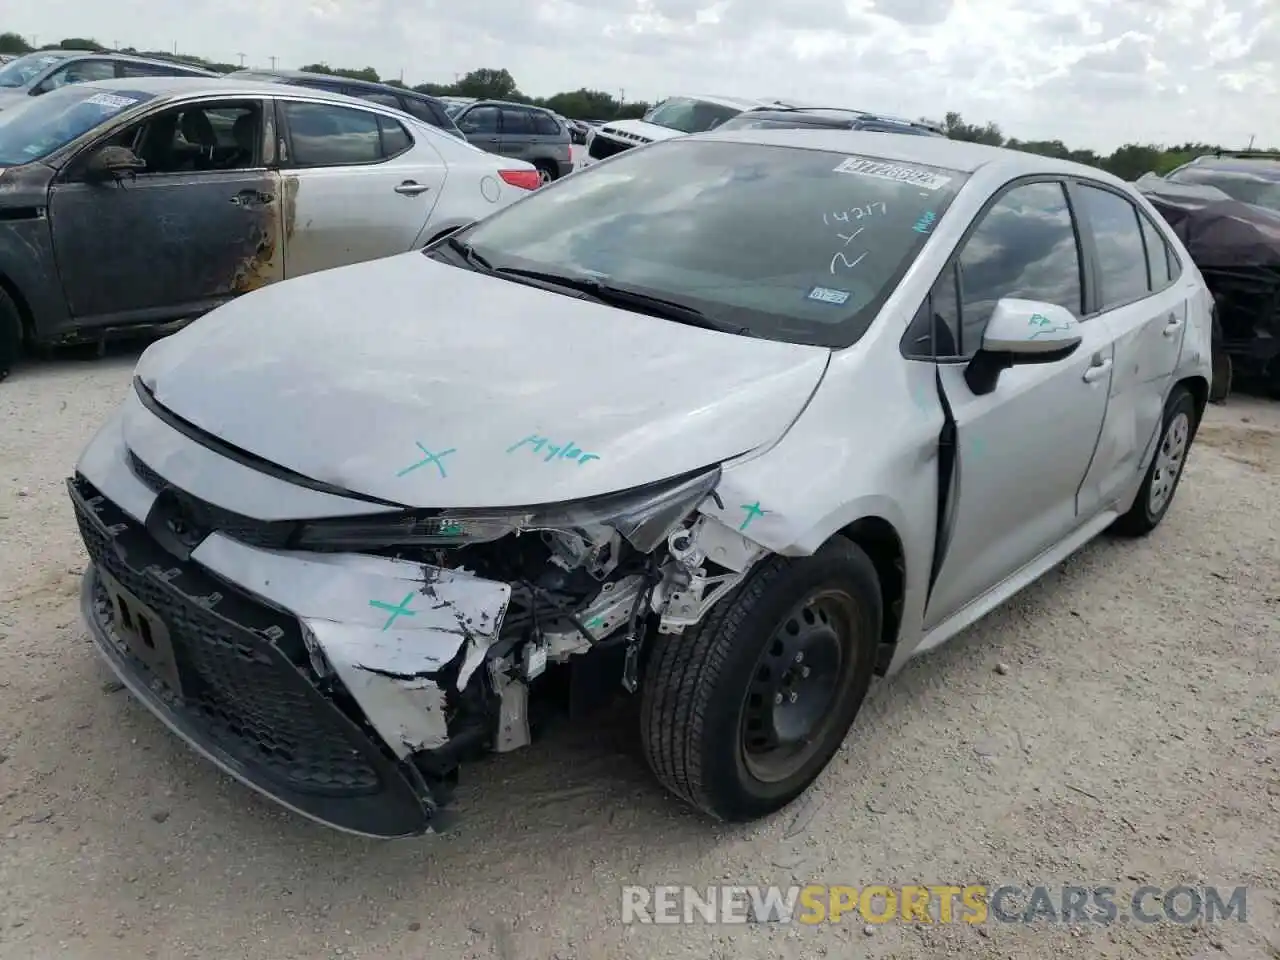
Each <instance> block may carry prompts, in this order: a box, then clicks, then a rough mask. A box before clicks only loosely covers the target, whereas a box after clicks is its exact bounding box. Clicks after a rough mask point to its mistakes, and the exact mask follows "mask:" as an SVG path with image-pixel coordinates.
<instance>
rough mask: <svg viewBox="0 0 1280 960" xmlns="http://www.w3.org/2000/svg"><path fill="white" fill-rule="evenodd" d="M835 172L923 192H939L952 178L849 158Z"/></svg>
mask: <svg viewBox="0 0 1280 960" xmlns="http://www.w3.org/2000/svg"><path fill="white" fill-rule="evenodd" d="M835 172H836V173H856V174H858V175H860V176H863V177H875V178H876V179H878V180H892V181H894V182H895V183H908V184H910V185H911V186H913V187H920V188H921V189H923V190H939V189H941V188H942V187H945V186H946V185H947V184H948V183H950V182H951V178H950V177H944V176H942V174H940V173H931V172H929V171H928V170H921V169H920V168H918V167H904V166H901V165H900V164H896V163H885V162H884V161H882V160H866V159H864V158H862V157H848V158H846V159H844V160H842V161H840V163H839V165H838V166H837V167H836V168H835Z"/></svg>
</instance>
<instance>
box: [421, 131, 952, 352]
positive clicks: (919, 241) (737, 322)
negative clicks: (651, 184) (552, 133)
mask: <svg viewBox="0 0 1280 960" xmlns="http://www.w3.org/2000/svg"><path fill="white" fill-rule="evenodd" d="M726 144H730V145H732V146H733V147H735V148H737V149H739V150H742V149H751V150H762V151H765V150H768V151H775V150H776V151H788V152H803V153H815V154H819V155H823V156H826V157H829V158H830V159H831V160H832V161H833V162H841V163H843V162H846V161H849V160H854V161H868V162H870V163H873V164H886V165H890V166H903V167H912V168H918V169H919V170H921V171H924V172H928V173H932V174H937V175H940V176H944V177H947V178H949V182H950V185H949V186H948V187H947V190H946V191H945V192H944V193H941V194H940V197H939V199H938V201H937V202H936V203H935V204H934V205H933V209H934V210H935V211H936V217H935V219H934V220H933V221H932V223H931V225H930V228H929V230H928V231H927V232H922V231H918V230H917V231H915V232H914V234H913V237H914V239H911V240H910V242H909V243H908V244H907V246H906V248H905V250H904V252H903V254H902V257H901V259H900V260H899V262H898V263H897V264H896V266H895V267H894V268H893V269H892V270H890V271H889V272H888V273H887V274H886V275H885V277H884V278H883V281H882V282H881V283H880V285H879V287H878V289H877V292H876V293H875V295H874V296H872V297H871V299H869V300H868V301H867V302H866V303H864V304H863V305H862V306H860V307H858V308H857V309H856V310H855V311H854V312H853V313H852V314H850V315H849V316H848V317H846V318H845V319H844V320H842V321H840V322H832V323H831V324H830V325H829V326H823V327H819V326H818V325H816V324H815V325H813V329H812V331H810V333H811V335H809V336H795V335H785V333H784V331H781V330H763V331H762V330H760V329H756V328H754V327H752V324H751V322H750V319H743V318H742V317H741V316H740V315H741V314H753V315H756V316H759V317H770V318H771V322H774V323H776V322H777V320H778V318H779V317H781V316H783V315H780V314H772V313H769V312H768V311H765V310H757V309H754V308H748V307H735V306H734V305H732V304H726V303H724V302H722V301H716V300H709V299H703V298H697V297H693V296H690V295H688V293H687V292H685V293H682V292H680V291H676V290H667V289H663V288H661V287H649V286H646V285H643V284H640V283H637V282H634V281H631V280H628V279H626V278H620V280H619V285H621V286H623V287H626V288H629V289H631V290H633V291H634V292H636V293H638V294H642V295H647V296H650V297H653V298H657V299H666V300H670V301H676V302H683V303H684V304H685V305H687V306H689V307H691V308H693V309H696V310H698V311H700V312H703V313H705V314H707V315H708V316H710V317H712V319H713V320H715V321H716V322H717V323H718V324H720V325H723V326H735V327H739V328H743V330H744V332H743V333H742V334H740V335H743V336H753V337H758V338H761V339H768V340H775V341H778V342H781V343H791V344H797V345H806V346H818V347H825V348H827V349H831V350H843V349H847V348H849V347H852V346H853V345H854V344H856V343H858V341H860V340H861V339H862V338H863V337H864V336H866V335H867V333H868V331H869V330H870V329H871V328H872V327H873V326H874V325H875V323H876V321H877V319H878V318H879V316H880V314H881V312H882V311H883V308H884V305H885V303H886V302H887V301H888V300H889V299H890V297H892V296H893V294H894V293H895V292H896V291H897V290H898V288H899V287H900V286H901V285H902V281H903V278H904V277H905V276H906V275H907V273H908V272H909V271H910V269H911V268H912V266H913V265H914V264H915V263H916V262H917V261H918V260H919V258H920V255H921V253H922V251H923V250H924V248H925V245H926V244H927V243H928V242H929V240H930V238H931V237H932V236H933V235H934V234H935V233H937V232H938V227H939V226H940V225H941V223H942V221H944V220H945V219H946V218H947V216H948V215H949V212H950V210H951V208H952V206H953V205H954V204H955V201H956V199H957V198H958V197H959V195H960V193H961V192H962V191H963V190H964V189H965V187H966V186H967V185H968V184H969V182H970V180H971V179H972V177H973V173H972V172H969V171H964V170H961V169H958V168H954V167H941V166H937V165H934V164H926V163H922V162H918V161H914V160H900V159H895V158H893V157H884V156H877V155H874V154H873V153H870V152H863V153H859V154H850V153H842V152H840V151H832V150H814V149H810V148H802V147H795V146H791V145H788V144H777V143H759V142H745V143H742V142H735V141H721V140H716V139H711V138H703V137H700V136H696V135H694V136H688V137H674V138H672V139H670V140H665V141H659V142H657V143H654V144H649V145H646V146H645V148H644V149H643V150H627V151H624V152H622V153H619V154H615V155H614V156H611V157H608V158H607V159H605V160H601V161H599V162H598V163H595V164H593V165H592V166H591V167H589V168H587V169H585V170H582V171H580V172H579V173H578V174H577V175H576V176H575V177H573V178H564V179H562V180H559V181H553V182H551V183H550V184H546V185H544V186H543V187H542V188H541V189H539V190H536V191H532V192H530V193H529V194H528V195H527V196H525V197H522V198H520V199H519V200H517V201H516V202H515V203H513V204H510V205H509V206H507V207H504V208H503V209H501V210H498V211H495V212H494V213H491V214H489V215H488V216H486V217H485V218H484V219H482V220H479V221H476V222H473V223H470V224H468V225H467V226H465V227H462V228H461V229H459V230H456V231H454V232H453V233H451V234H449V239H451V240H452V241H453V247H454V249H455V250H457V249H458V245H459V244H462V245H465V246H466V247H468V248H469V247H470V246H471V245H472V243H473V242H474V240H475V238H476V234H477V233H479V234H480V242H481V244H483V236H484V232H485V231H487V230H488V229H491V228H492V225H493V224H500V223H501V221H502V220H503V218H505V217H509V216H511V215H513V212H514V211H516V210H518V209H519V208H520V207H521V206H523V205H524V204H528V203H535V204H537V203H546V202H555V200H554V199H553V198H554V196H555V194H554V191H556V190H563V189H568V184H570V183H572V182H573V180H577V181H579V183H582V182H583V181H582V178H584V177H586V178H589V177H592V176H599V175H602V174H603V173H604V172H606V171H607V170H608V169H609V168H610V165H612V164H618V163H622V164H624V165H625V164H627V163H644V162H647V161H648V159H649V158H648V157H646V156H645V155H646V154H649V155H652V153H653V151H655V150H656V151H665V150H671V149H699V148H702V147H708V146H711V145H718V146H720V147H723V146H725V145H726ZM437 246H438V245H437V244H431V245H429V246H427V247H426V248H424V250H423V253H424V254H427V255H433V254H434V252H435V250H436V249H437ZM480 251H481V252H482V253H483V255H484V256H485V258H486V259H487V258H488V255H489V253H490V252H491V251H489V250H487V249H485V248H484V247H483V246H481V247H480ZM510 256H511V255H510V254H508V257H510ZM433 259H440V260H447V262H449V263H450V264H452V265H455V266H459V267H461V266H463V264H465V268H467V269H472V270H479V271H480V272H484V273H487V274H489V275H492V276H501V273H500V271H501V269H502V268H505V267H517V268H519V269H532V270H537V271H540V272H548V271H550V272H555V271H554V268H555V267H557V266H563V265H562V264H555V263H547V262H542V261H536V260H527V259H524V258H520V257H514V258H512V259H509V260H508V259H504V260H503V261H502V262H497V263H495V262H492V261H491V262H490V264H489V265H488V266H486V267H481V266H479V265H478V264H476V263H475V261H474V260H472V259H471V258H470V257H466V258H462V257H461V255H460V254H457V253H455V254H454V255H453V256H452V258H451V259H450V258H447V257H446V256H444V255H436V256H434V257H433ZM460 261H462V262H460ZM846 262H847V261H846ZM495 268H496V269H495ZM566 275H567V273H566ZM504 279H506V278H504ZM575 279H578V280H584V279H585V280H589V279H591V277H590V275H589V274H588V275H584V276H583V277H576V278H575ZM814 289H815V290H816V289H818V287H815V288H814ZM568 295H569V296H581V294H580V293H568ZM726 313H728V316H725V314H726ZM735 314H738V315H739V316H735ZM786 322H791V323H798V322H801V321H800V320H799V318H796V317H785V318H784V320H783V324H779V326H782V325H785V323H786ZM790 332H791V333H794V330H792V331H790ZM824 334H826V335H824Z"/></svg>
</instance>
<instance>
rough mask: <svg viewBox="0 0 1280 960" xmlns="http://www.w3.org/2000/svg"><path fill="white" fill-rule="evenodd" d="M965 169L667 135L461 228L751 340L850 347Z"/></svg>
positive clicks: (503, 262)
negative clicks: (691, 312)
mask: <svg viewBox="0 0 1280 960" xmlns="http://www.w3.org/2000/svg"><path fill="white" fill-rule="evenodd" d="M965 179H966V176H965V175H964V174H961V173H957V172H954V171H951V170H941V169H938V168H934V167H925V166H922V165H918V164H905V163H895V162H887V161H880V160H877V159H874V158H867V157H850V156H848V155H845V154H838V153H829V152H826V151H817V150H801V149H795V148H793V147H784V146H772V145H768V146H767V145H762V144H744V143H728V142H719V141H705V140H685V139H683V138H677V139H674V140H668V141H665V142H659V143H656V144H653V145H652V146H648V147H646V148H645V149H643V150H636V151H628V152H626V153H623V154H619V155H618V156H617V157H616V158H611V159H610V160H608V161H606V162H604V163H601V164H597V165H595V166H593V167H590V168H588V169H586V170H583V171H581V172H579V173H577V174H575V175H574V176H572V177H567V178H565V179H564V180H562V181H559V182H557V183H556V184H555V185H554V186H552V187H550V188H544V189H543V190H540V191H537V192H536V193H533V194H530V195H529V196H528V197H527V198H525V199H523V200H521V201H520V202H519V203H517V204H514V205H512V206H510V207H507V208H505V209H504V210H502V211H500V212H498V213H496V214H493V215H491V216H490V217H488V218H486V219H485V220H483V221H481V222H480V223H478V224H477V225H475V226H474V227H471V228H470V229H468V230H465V231H463V232H462V233H460V234H456V235H455V236H456V237H457V238H458V239H459V240H461V241H463V242H465V243H467V244H469V245H470V246H471V249H472V250H473V251H474V252H475V254H477V255H478V256H479V258H480V262H481V263H485V262H487V263H488V264H490V265H491V266H492V267H493V268H495V269H502V268H508V267H514V268H517V269H521V270H536V271H539V272H542V273H553V274H559V275H563V276H573V277H577V278H580V279H582V278H588V279H592V278H594V279H600V280H602V281H605V282H607V283H609V284H613V285H619V286H623V287H626V288H627V289H629V290H632V291H638V292H640V293H643V294H646V295H649V296H653V297H660V298H662V299H665V300H668V301H671V302H674V303H678V304H681V305H683V306H687V307H691V308H693V309H696V310H699V311H701V312H702V313H704V314H705V315H706V316H707V317H708V318H710V319H711V320H713V321H716V322H717V323H718V325H720V326H734V327H741V328H745V330H746V332H748V333H750V334H751V335H754V336H760V337H766V338H769V339H775V340H787V341H791V342H793V343H807V344H816V345H820V346H828V347H844V346H848V345H849V344H851V343H853V342H854V341H855V340H857V339H858V338H859V337H861V336H862V334H863V333H864V332H865V331H866V330H867V328H868V327H869V326H870V324H871V321H872V320H873V319H874V318H875V315H876V313H877V312H878V311H879V309H880V306H881V305H882V304H883V302H884V300H885V298H886V297H888V295H889V294H890V293H891V292H892V291H893V289H894V288H895V287H896V286H897V284H898V281H899V280H900V279H901V277H902V274H903V273H904V272H905V271H906V269H907V267H908V266H909V265H910V264H911V262H912V261H913V260H914V259H915V257H916V254H917V253H919V251H920V248H921V247H922V246H923V245H924V243H925V241H926V239H927V238H928V234H929V233H930V232H931V231H932V230H933V228H934V226H935V225H936V224H937V222H938V221H939V219H940V218H941V217H942V215H943V214H944V212H945V211H946V208H947V207H948V205H949V204H950V202H951V200H952V198H953V197H954V196H955V194H956V191H957V190H958V189H959V188H960V187H961V185H962V184H963V183H964V181H965Z"/></svg>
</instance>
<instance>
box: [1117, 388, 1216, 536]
mask: <svg viewBox="0 0 1280 960" xmlns="http://www.w3.org/2000/svg"><path fill="white" fill-rule="evenodd" d="M1196 420H1197V417H1196V402H1195V399H1194V398H1193V397H1192V396H1191V393H1190V392H1189V391H1188V390H1187V388H1186V387H1181V386H1179V387H1174V388H1173V393H1171V394H1170V395H1169V399H1168V400H1167V401H1165V405H1164V417H1163V418H1162V419H1161V422H1160V440H1159V442H1158V445H1157V446H1156V452H1155V455H1154V456H1152V458H1151V463H1150V464H1149V465H1148V466H1147V475H1146V476H1145V477H1144V478H1143V480H1142V486H1141V487H1139V488H1138V496H1137V497H1136V498H1135V499H1134V501H1133V506H1131V507H1130V508H1129V512H1128V513H1126V514H1124V515H1123V516H1121V517H1119V518H1118V519H1117V520H1116V521H1115V523H1113V524H1112V525H1111V530H1112V531H1113V532H1114V533H1117V534H1119V535H1120V536H1122V537H1144V536H1146V535H1147V534H1148V533H1150V532H1151V531H1152V530H1154V529H1155V528H1156V527H1158V526H1159V525H1160V521H1161V520H1163V519H1164V515H1165V514H1166V513H1168V512H1169V506H1170V504H1172V503H1173V495H1174V494H1175V493H1176V492H1177V490H1178V481H1180V480H1181V479H1182V470H1183V468H1184V467H1185V466H1186V465H1187V454H1188V453H1189V452H1190V451H1191V441H1192V439H1193V438H1194V437H1195V432H1196Z"/></svg>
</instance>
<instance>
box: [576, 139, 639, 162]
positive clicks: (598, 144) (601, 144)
mask: <svg viewBox="0 0 1280 960" xmlns="http://www.w3.org/2000/svg"><path fill="white" fill-rule="evenodd" d="M632 146H633V144H630V143H620V142H619V141H617V140H614V139H613V138H612V137H606V136H604V135H603V134H599V133H597V134H596V135H595V136H594V137H592V138H591V146H589V147H587V156H588V157H590V158H591V159H592V160H604V159H607V158H608V157H612V156H614V155H615V154H619V153H622V152H623V151H624V150H630V149H631V147H632ZM628 162H629V161H628Z"/></svg>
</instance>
